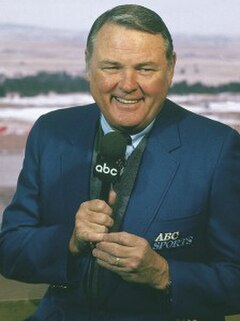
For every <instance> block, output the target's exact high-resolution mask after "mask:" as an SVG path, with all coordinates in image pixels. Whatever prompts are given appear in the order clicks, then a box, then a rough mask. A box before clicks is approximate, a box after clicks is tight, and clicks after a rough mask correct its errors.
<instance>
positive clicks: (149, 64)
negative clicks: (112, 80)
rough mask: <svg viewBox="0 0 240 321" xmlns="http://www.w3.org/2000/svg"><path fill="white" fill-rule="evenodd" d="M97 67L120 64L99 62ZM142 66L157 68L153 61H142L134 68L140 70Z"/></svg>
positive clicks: (109, 61) (107, 61) (111, 61)
mask: <svg viewBox="0 0 240 321" xmlns="http://www.w3.org/2000/svg"><path fill="white" fill-rule="evenodd" d="M99 65H100V66H103V65H112V66H121V65H122V64H121V63H119V62H117V61H114V60H102V61H100V62H99ZM144 66H152V67H157V65H156V63H154V62H153V61H144V62H141V63H138V64H136V65H135V67H136V68H141V67H144Z"/></svg>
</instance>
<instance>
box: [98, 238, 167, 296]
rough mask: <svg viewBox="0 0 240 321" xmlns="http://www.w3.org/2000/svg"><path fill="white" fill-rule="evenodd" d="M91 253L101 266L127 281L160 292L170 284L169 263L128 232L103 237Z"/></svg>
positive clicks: (143, 241) (143, 240)
mask: <svg viewBox="0 0 240 321" xmlns="http://www.w3.org/2000/svg"><path fill="white" fill-rule="evenodd" d="M92 253H93V255H94V256H95V257H96V258H97V262H98V264H99V265H100V266H102V267H104V268H106V269H108V270H110V271H112V272H115V273H117V274H119V275H120V276H121V277H122V278H123V279H124V280H125V281H129V282H137V283H143V284H148V285H150V286H152V287H154V288H156V289H161V290H163V289H165V287H166V286H167V284H168V282H169V269H168V263H167V261H166V260H165V259H164V258H163V257H161V256H160V255H159V254H157V253H156V252H154V251H153V250H152V249H151V247H150V245H149V244H148V242H147V241H146V240H145V239H143V238H141V237H139V236H136V235H133V234H129V233H126V232H119V233H109V234H104V235H103V239H102V240H101V241H100V242H99V243H98V244H97V245H96V248H95V249H94V250H93V252H92Z"/></svg>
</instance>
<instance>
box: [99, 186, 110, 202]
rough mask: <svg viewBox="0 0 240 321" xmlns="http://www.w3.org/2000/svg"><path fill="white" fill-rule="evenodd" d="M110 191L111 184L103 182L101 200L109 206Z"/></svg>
mask: <svg viewBox="0 0 240 321" xmlns="http://www.w3.org/2000/svg"><path fill="white" fill-rule="evenodd" d="M110 190H111V183H109V182H102V187H101V191H100V195H99V198H100V200H103V201H105V202H106V203H107V204H108V200H109V193H110Z"/></svg>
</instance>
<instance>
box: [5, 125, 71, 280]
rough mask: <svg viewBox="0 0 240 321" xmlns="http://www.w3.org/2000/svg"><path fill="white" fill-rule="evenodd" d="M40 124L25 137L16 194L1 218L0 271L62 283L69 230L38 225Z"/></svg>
mask: <svg viewBox="0 0 240 321" xmlns="http://www.w3.org/2000/svg"><path fill="white" fill-rule="evenodd" d="M40 124H41V121H37V122H36V124H35V125H34V126H33V128H32V130H31V132H30V134H29V137H28V141H27V145H26V153H25V159H24V163H23V168H22V170H21V173H20V176H19V179H18V184H17V191H16V193H15V196H14V198H13V201H12V203H11V204H10V205H9V206H8V208H7V209H6V210H5V213H4V216H3V222H2V231H1V236H0V272H1V273H2V274H3V275H4V276H5V277H9V278H13V279H17V280H19V281H24V282H31V283H61V284H65V283H67V262H68V255H69V252H68V241H69V238H70V235H71V231H72V227H71V226H68V225H64V224H59V225H49V226H44V224H43V223H42V222H41V201H40V199H41V190H40V182H39V181H40V178H39V176H40V175H39V164H40V161H41V160H40V154H41V150H40V149H41V147H40V142H39V140H40V139H39V138H40V135H41V134H40V130H39V127H40ZM49 215H51V213H49Z"/></svg>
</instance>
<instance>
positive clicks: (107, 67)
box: [102, 66, 119, 72]
mask: <svg viewBox="0 0 240 321" xmlns="http://www.w3.org/2000/svg"><path fill="white" fill-rule="evenodd" d="M102 70H104V71H107V72H115V71H117V70H119V67H118V66H104V67H102Z"/></svg>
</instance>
